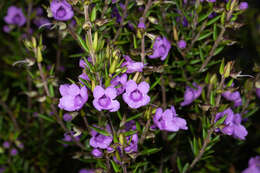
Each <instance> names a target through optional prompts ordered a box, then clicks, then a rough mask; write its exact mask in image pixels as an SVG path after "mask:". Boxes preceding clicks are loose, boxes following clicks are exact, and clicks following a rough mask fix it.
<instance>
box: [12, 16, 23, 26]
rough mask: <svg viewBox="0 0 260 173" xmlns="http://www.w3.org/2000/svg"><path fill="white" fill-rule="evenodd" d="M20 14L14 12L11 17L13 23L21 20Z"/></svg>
mask: <svg viewBox="0 0 260 173" xmlns="http://www.w3.org/2000/svg"><path fill="white" fill-rule="evenodd" d="M21 19H22V18H21V16H20V15H19V14H16V15H15V16H14V17H13V19H12V20H13V22H14V23H15V24H19V23H20V21H21Z"/></svg>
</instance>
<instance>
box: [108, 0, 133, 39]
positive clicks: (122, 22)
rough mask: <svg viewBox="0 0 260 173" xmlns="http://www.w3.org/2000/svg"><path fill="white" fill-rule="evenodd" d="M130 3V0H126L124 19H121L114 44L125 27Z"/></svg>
mask: <svg viewBox="0 0 260 173" xmlns="http://www.w3.org/2000/svg"><path fill="white" fill-rule="evenodd" d="M128 3H129V0H126V1H125V4H124V6H125V9H124V12H123V16H122V19H121V21H120V25H119V29H118V31H117V32H116V35H115V37H114V39H113V40H112V44H113V43H114V42H115V41H116V40H117V38H118V36H119V35H120V33H121V30H122V28H123V26H124V20H125V18H126V14H127V6H128Z"/></svg>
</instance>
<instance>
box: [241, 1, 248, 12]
mask: <svg viewBox="0 0 260 173" xmlns="http://www.w3.org/2000/svg"><path fill="white" fill-rule="evenodd" d="M247 8H248V3H247V2H240V4H239V9H240V10H246V9H247Z"/></svg>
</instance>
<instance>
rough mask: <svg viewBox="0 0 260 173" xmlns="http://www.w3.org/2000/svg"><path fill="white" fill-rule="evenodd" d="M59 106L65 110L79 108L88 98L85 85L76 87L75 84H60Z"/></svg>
mask: <svg viewBox="0 0 260 173" xmlns="http://www.w3.org/2000/svg"><path fill="white" fill-rule="evenodd" d="M59 90H60V94H61V96H62V98H60V102H59V105H58V106H59V108H60V109H64V110H66V111H77V110H80V109H81V108H82V107H83V105H84V104H85V103H86V101H87V100H88V91H87V88H86V87H85V86H83V87H81V88H80V87H78V86H77V85H76V84H71V85H69V84H64V85H61V86H60V88H59Z"/></svg>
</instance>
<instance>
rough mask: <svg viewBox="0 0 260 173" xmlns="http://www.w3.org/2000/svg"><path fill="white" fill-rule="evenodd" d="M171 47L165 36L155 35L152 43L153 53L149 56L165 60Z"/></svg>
mask: <svg viewBox="0 0 260 173" xmlns="http://www.w3.org/2000/svg"><path fill="white" fill-rule="evenodd" d="M170 49H171V43H170V42H169V41H168V40H167V39H166V37H157V38H156V39H155V42H154V44H153V54H152V55H150V56H149V58H151V59H154V58H161V60H162V61H163V60H165V59H166V57H167V55H168V53H169V51H170Z"/></svg>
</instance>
